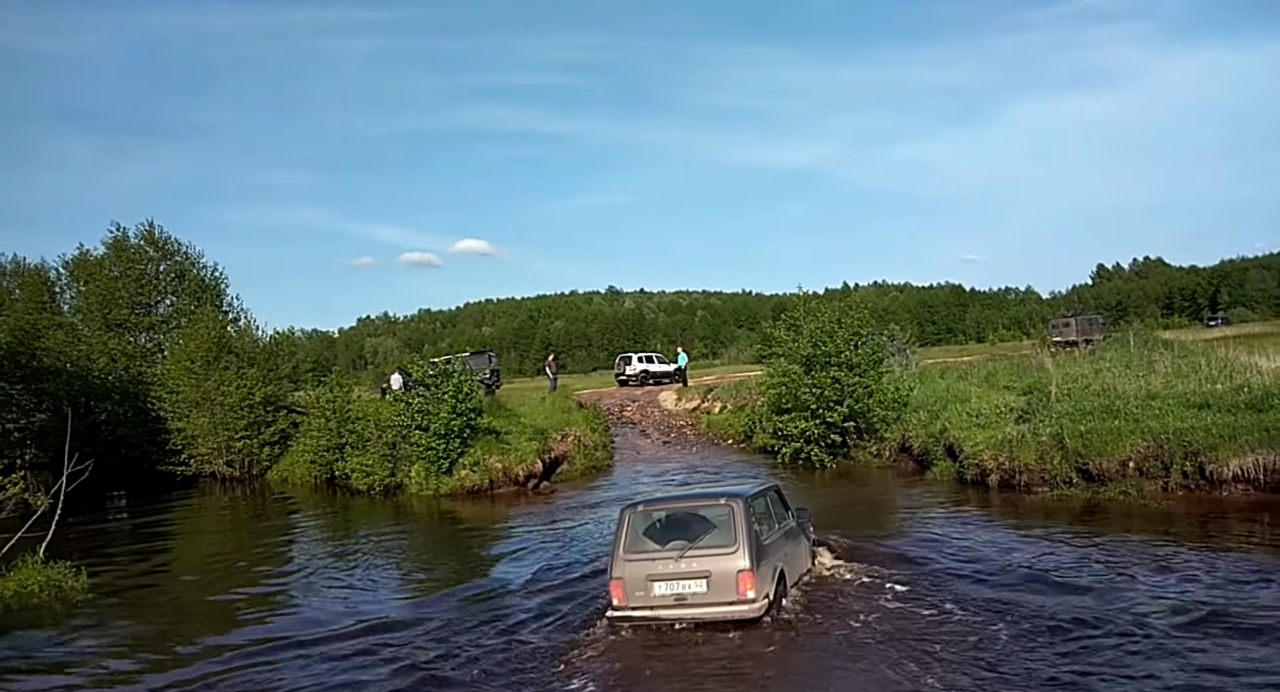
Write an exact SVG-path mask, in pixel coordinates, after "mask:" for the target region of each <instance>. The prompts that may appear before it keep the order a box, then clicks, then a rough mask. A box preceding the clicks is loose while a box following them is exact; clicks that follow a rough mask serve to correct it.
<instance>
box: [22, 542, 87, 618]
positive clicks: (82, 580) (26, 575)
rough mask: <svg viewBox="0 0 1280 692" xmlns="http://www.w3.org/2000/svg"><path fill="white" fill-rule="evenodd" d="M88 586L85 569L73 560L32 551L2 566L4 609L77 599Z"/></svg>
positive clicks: (82, 596) (83, 594)
mask: <svg viewBox="0 0 1280 692" xmlns="http://www.w3.org/2000/svg"><path fill="white" fill-rule="evenodd" d="M88 590H89V580H88V577H87V576H86V575H85V571H84V569H83V568H81V567H76V566H75V565H73V564H71V563H70V562H65V561H61V560H47V559H44V558H41V557H40V556H38V555H35V554H28V555H23V556H22V557H19V558H18V559H17V560H15V561H14V562H12V563H11V564H9V565H7V566H5V567H3V568H0V612H3V611H5V610H17V609H19V608H28V607H32V606H43V605H57V604H63V603H74V602H76V601H79V600H81V599H82V598H84V597H85V595H86V594H87V593H88Z"/></svg>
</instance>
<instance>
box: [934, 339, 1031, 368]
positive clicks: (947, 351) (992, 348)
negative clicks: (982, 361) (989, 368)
mask: <svg viewBox="0 0 1280 692" xmlns="http://www.w3.org/2000/svg"><path fill="white" fill-rule="evenodd" d="M1034 348H1035V342H1034V341H1010V342H1006V343H999V344H965V345H963V346H929V347H926V348H921V349H919V350H917V351H916V357H917V358H918V359H919V360H920V362H922V363H929V362H936V361H949V360H960V359H974V358H984V357H990V356H1009V355H1016V354H1019V353H1027V352H1029V351H1031V350H1032V349H1034Z"/></svg>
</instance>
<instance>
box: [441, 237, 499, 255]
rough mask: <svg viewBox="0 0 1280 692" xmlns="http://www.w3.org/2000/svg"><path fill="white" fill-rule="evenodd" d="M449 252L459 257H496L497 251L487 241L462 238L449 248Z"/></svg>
mask: <svg viewBox="0 0 1280 692" xmlns="http://www.w3.org/2000/svg"><path fill="white" fill-rule="evenodd" d="M449 252H452V253H455V254H459V255H482V256H484V257H496V256H497V255H498V250H497V248H495V247H494V246H493V244H492V243H490V242H489V241H487V240H481V239H479V238H463V239H462V240H459V241H457V242H455V243H454V244H453V245H450V246H449Z"/></svg>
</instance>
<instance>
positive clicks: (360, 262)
mask: <svg viewBox="0 0 1280 692" xmlns="http://www.w3.org/2000/svg"><path fill="white" fill-rule="evenodd" d="M377 263H378V260H375V259H374V258H372V257H369V256H365V257H357V258H356V259H353V260H351V261H350V262H348V264H350V265H351V266H353V267H372V266H373V265H375V264H377Z"/></svg>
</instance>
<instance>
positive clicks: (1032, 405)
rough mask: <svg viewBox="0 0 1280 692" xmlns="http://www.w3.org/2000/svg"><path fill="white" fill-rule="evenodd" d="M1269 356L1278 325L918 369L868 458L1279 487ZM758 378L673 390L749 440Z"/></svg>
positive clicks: (1075, 481)
mask: <svg viewBox="0 0 1280 692" xmlns="http://www.w3.org/2000/svg"><path fill="white" fill-rule="evenodd" d="M1202 331H1204V330H1202ZM1215 331H1217V330H1215ZM1221 331H1224V332H1225V330H1221ZM1010 350H1011V351H1012V348H1010ZM988 353H990V351H988ZM1277 354H1280V330H1265V329H1258V328H1257V327H1254V328H1252V329H1249V330H1238V331H1237V332H1236V333H1235V334H1230V333H1226V334H1224V335H1223V336H1216V337H1215V338H1213V339H1203V338H1201V339H1187V338H1176V337H1174V338H1159V337H1158V336H1156V335H1153V334H1134V335H1132V337H1131V336H1130V335H1128V334H1116V335H1115V336H1114V337H1113V338H1111V339H1110V340H1109V341H1108V342H1107V343H1105V344H1104V345H1102V346H1099V347H1097V348H1094V349H1090V350H1087V351H1081V352H1062V353H1050V352H1047V351H1044V350H1036V351H1031V352H1024V353H1021V354H1018V353H1010V354H1009V355H1006V356H1005V357H1000V358H981V359H971V360H964V361H959V362H951V363H947V366H946V367H929V368H921V369H919V370H917V371H915V372H914V373H912V374H911V376H910V377H911V378H912V384H913V386H914V390H913V394H912V397H911V401H910V405H909V407H908V410H907V413H906V415H905V416H904V418H903V420H902V421H901V422H900V424H899V425H898V426H897V429H896V431H895V433H894V435H893V436H892V438H891V439H890V440H889V441H888V442H887V443H886V445H885V446H884V447H883V449H882V451H881V452H880V453H876V454H872V455H870V456H869V457H868V458H869V460H871V461H873V462H875V463H882V462H885V461H887V460H888V461H896V462H898V463H907V464H910V465H912V466H915V467H917V468H920V469H921V470H923V471H925V472H926V473H927V474H928V475H929V476H930V477H933V478H935V479H939V480H959V481H962V482H966V483H979V484H986V485H991V486H999V487H1009V488H1017V489H1022V490H1042V491H1050V492H1055V493H1073V492H1093V493H1098V492H1102V493H1103V494H1104V495H1106V494H1108V493H1109V494H1111V495H1116V496H1126V497H1135V496H1139V495H1141V494H1142V493H1143V492H1145V491H1146V490H1148V489H1151V490H1171V491H1176V490H1225V489H1232V488H1239V489H1247V488H1253V489H1261V490H1272V491H1280V416H1278V415H1277V414H1280V368H1277V367H1275V365H1276V363H1277ZM964 355H973V354H972V353H970V354H964ZM964 355H962V354H959V353H957V352H956V351H951V355H948V356H945V357H957V358H963V357H964ZM758 386H759V382H758V381H754V380H739V381H735V382H730V383H724V384H717V385H709V386H702V387H690V388H689V390H686V391H684V392H682V393H681V399H682V401H683V402H684V405H686V406H688V407H690V408H692V409H694V410H698V411H700V412H701V413H703V414H705V415H704V418H703V425H704V427H705V429H706V430H708V432H711V433H714V434H716V435H717V436H719V437H720V438H721V439H724V440H732V441H735V442H743V441H746V442H748V443H750V441H751V440H750V439H749V438H750V435H751V420H752V415H753V413H754V411H753V408H754V407H755V406H756V397H755V392H756V389H757V388H758ZM872 457H873V458H872Z"/></svg>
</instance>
